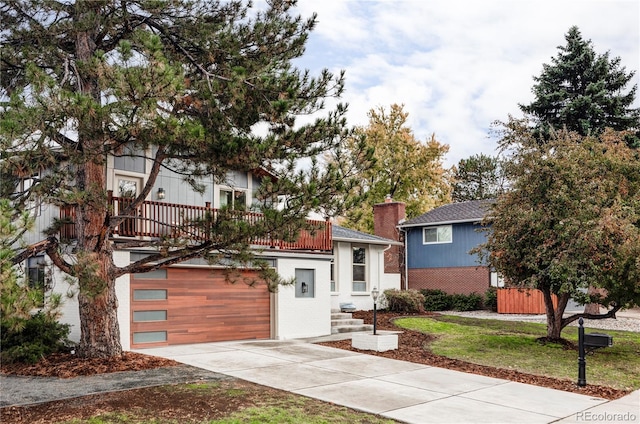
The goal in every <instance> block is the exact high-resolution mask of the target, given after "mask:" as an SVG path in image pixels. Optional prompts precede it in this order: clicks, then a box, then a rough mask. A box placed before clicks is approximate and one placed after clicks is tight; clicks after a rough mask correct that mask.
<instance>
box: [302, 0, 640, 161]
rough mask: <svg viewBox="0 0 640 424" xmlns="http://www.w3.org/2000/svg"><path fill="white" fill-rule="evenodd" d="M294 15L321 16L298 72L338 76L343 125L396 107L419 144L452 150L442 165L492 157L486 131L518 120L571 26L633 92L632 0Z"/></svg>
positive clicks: (461, 0) (515, 1) (326, 9)
mask: <svg viewBox="0 0 640 424" xmlns="http://www.w3.org/2000/svg"><path fill="white" fill-rule="evenodd" d="M296 8H297V11H298V12H299V13H300V14H301V15H302V16H304V17H309V16H311V15H312V13H313V12H316V13H317V15H318V17H317V20H318V24H317V26H316V29H315V30H314V31H313V32H312V33H311V35H310V38H309V42H308V45H307V49H306V52H305V54H304V56H303V57H302V58H300V59H298V60H297V61H296V65H297V66H298V67H300V68H306V69H309V70H311V71H312V73H314V74H315V75H318V73H319V71H320V70H321V69H323V68H327V69H329V70H330V71H332V72H334V73H337V72H339V71H340V70H345V72H346V88H345V92H344V94H343V96H342V99H341V101H342V102H346V103H348V104H349V112H348V115H347V118H348V122H349V124H350V125H366V124H367V123H368V117H367V113H368V112H369V111H370V110H371V109H372V108H379V107H383V108H385V109H386V110H387V111H388V110H389V107H390V105H392V104H394V103H397V104H402V105H404V111H405V112H407V113H409V117H408V122H407V125H408V126H409V127H410V128H411V129H412V130H413V133H414V135H415V136H416V138H417V139H418V140H421V141H426V140H428V139H429V138H430V137H431V135H432V134H435V137H436V139H437V140H438V141H440V142H441V143H445V144H448V145H449V153H448V154H447V155H446V157H445V160H444V164H445V165H446V166H451V165H454V164H456V163H457V162H458V161H459V160H460V159H464V158H468V157H469V156H471V155H474V154H479V153H484V154H487V155H495V154H497V151H496V146H497V144H496V139H495V137H493V136H492V135H491V131H490V128H491V124H492V123H493V122H494V121H496V120H502V121H504V120H506V119H507V118H508V117H509V115H512V116H515V117H521V116H522V114H521V112H520V110H519V108H518V104H529V103H531V101H533V99H534V98H533V94H532V92H531V88H532V87H533V84H534V80H533V77H534V76H538V75H540V73H541V72H542V66H543V64H545V63H547V64H549V63H551V58H552V57H555V56H556V55H557V54H558V49H557V47H558V46H561V45H562V46H564V45H566V41H565V38H564V36H565V34H566V33H567V32H568V30H569V28H570V27H571V26H573V25H576V26H578V28H579V29H580V31H581V33H582V37H583V39H587V40H588V39H590V40H591V41H592V46H593V48H594V50H595V51H596V53H598V54H603V53H606V52H607V51H608V52H609V55H610V57H612V58H613V57H620V58H621V64H622V66H624V67H625V68H626V71H627V72H629V71H635V72H636V75H635V77H634V80H633V84H638V85H640V84H639V83H640V75H638V71H639V68H640V1H638V0H444V1H441V0H395V1H391V0H379V1H376V0H369V1H361V0H323V1H318V0H299V2H298V4H297V6H296ZM638 96H640V92H639V93H638ZM328 105H330V103H328ZM634 107H640V100H639V99H636V102H635V104H634Z"/></svg>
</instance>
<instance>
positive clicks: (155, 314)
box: [133, 311, 167, 322]
mask: <svg viewBox="0 0 640 424" xmlns="http://www.w3.org/2000/svg"><path fill="white" fill-rule="evenodd" d="M166 320H167V311H133V322H148V321H166Z"/></svg>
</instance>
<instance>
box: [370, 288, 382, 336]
mask: <svg viewBox="0 0 640 424" xmlns="http://www.w3.org/2000/svg"><path fill="white" fill-rule="evenodd" d="M379 295H380V291H379V290H378V289H377V288H376V287H374V288H373V290H371V297H372V298H373V335H374V336H375V335H376V334H377V333H376V321H377V316H376V309H377V303H378V296H379Z"/></svg>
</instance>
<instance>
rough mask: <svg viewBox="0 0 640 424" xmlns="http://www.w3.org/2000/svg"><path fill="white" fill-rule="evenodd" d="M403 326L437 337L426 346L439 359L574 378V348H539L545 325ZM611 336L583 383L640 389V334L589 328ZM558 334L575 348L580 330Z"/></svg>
mask: <svg viewBox="0 0 640 424" xmlns="http://www.w3.org/2000/svg"><path fill="white" fill-rule="evenodd" d="M394 323H395V324H396V325H398V326H399V327H402V328H406V329H410V330H415V331H420V332H423V333H428V334H432V335H435V336H436V337H437V338H436V340H434V341H433V342H432V343H430V344H429V348H430V350H431V351H432V352H433V353H434V354H437V355H442V356H446V357H448V358H453V359H460V360H464V361H468V362H472V363H475V364H481V365H487V366H491V367H499V368H506V369H514V370H518V371H521V372H526V373H531V374H537V375H544V376H549V377H553V378H561V379H573V380H576V381H577V378H578V352H577V349H575V350H574V349H567V348H566V347H565V346H562V345H560V344H552V343H547V344H541V343H539V342H538V341H537V339H538V338H540V337H544V336H545V335H546V325H544V324H536V323H525V322H517V321H502V320H492V319H478V318H466V317H459V316H452V315H442V316H434V317H413V318H401V319H397V320H395V322H394ZM590 332H599V333H602V332H605V333H607V334H609V335H611V336H613V347H610V348H604V349H598V350H596V351H595V352H592V353H589V354H588V355H587V367H586V371H587V383H588V384H595V385H602V386H608V387H613V388H616V389H621V390H636V389H640V333H635V332H629V331H603V330H592V329H589V328H588V327H585V333H590ZM562 336H563V337H564V338H565V339H567V340H569V341H570V342H572V343H574V344H575V345H576V346H577V344H578V328H577V327H567V328H565V329H564V330H563V331H562Z"/></svg>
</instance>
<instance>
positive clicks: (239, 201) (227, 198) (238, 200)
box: [220, 189, 247, 211]
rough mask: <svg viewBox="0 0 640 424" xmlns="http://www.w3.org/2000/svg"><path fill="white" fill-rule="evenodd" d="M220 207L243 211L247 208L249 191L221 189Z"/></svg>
mask: <svg viewBox="0 0 640 424" xmlns="http://www.w3.org/2000/svg"><path fill="white" fill-rule="evenodd" d="M220 207H221V208H224V207H227V208H229V209H234V210H239V211H243V210H246V209H247V192H246V191H244V190H231V189H220Z"/></svg>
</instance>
